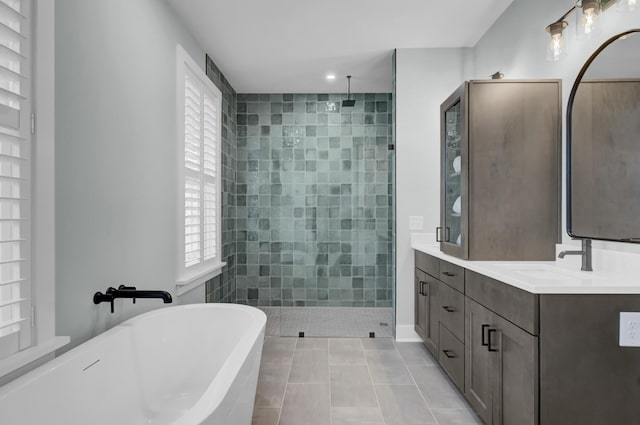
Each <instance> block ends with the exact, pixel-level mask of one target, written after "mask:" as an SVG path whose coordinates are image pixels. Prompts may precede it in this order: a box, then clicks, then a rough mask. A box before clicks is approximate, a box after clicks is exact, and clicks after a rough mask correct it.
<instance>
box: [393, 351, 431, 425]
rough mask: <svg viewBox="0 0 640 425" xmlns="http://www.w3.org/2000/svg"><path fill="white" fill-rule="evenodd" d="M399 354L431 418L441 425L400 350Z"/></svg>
mask: <svg viewBox="0 0 640 425" xmlns="http://www.w3.org/2000/svg"><path fill="white" fill-rule="evenodd" d="M394 345H395V341H394ZM397 349H398V347H397V346H396V350H397ZM398 354H400V359H401V360H402V364H403V365H404V367H406V368H407V372H409V376H410V377H411V380H412V381H413V385H414V386H415V387H416V390H418V394H420V398H422V401H424V404H425V406H427V410H429V413H431V416H432V417H433V420H434V421H436V423H435V425H440V422H438V418H436V415H434V414H433V410H432V409H431V406H430V405H429V403H428V402H427V399H426V397H425V396H424V394H422V391H420V387H419V386H418V382H417V381H416V378H414V376H413V373H411V369H409V365H408V364H407V362H406V361H405V360H404V357H403V356H402V354H401V353H400V350H398ZM416 366H421V365H416Z"/></svg>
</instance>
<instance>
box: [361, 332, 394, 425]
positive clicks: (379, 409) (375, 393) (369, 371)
mask: <svg viewBox="0 0 640 425" xmlns="http://www.w3.org/2000/svg"><path fill="white" fill-rule="evenodd" d="M360 346H361V347H362V355H363V356H364V362H365V363H366V365H367V373H368V374H369V379H370V380H371V386H372V387H373V394H374V395H375V396H376V403H377V404H378V411H379V412H380V417H381V418H382V425H386V424H387V421H386V420H385V419H384V414H383V413H382V405H381V404H380V397H378V391H376V384H375V383H374V382H373V375H371V369H369V359H368V358H367V354H366V353H365V351H366V350H365V349H364V344H363V343H362V338H361V339H360ZM393 349H394V350H396V347H395V345H394V346H393ZM398 354H400V353H398Z"/></svg>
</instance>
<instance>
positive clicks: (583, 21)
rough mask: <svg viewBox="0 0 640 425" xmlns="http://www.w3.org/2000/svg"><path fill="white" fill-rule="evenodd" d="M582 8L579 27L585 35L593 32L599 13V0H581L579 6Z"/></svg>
mask: <svg viewBox="0 0 640 425" xmlns="http://www.w3.org/2000/svg"><path fill="white" fill-rule="evenodd" d="M578 7H580V8H581V9H582V13H581V18H580V27H581V28H582V33H583V34H584V35H586V36H587V37H590V36H591V34H593V31H594V29H595V26H596V21H597V19H598V15H600V7H601V4H600V0H582V1H581V2H580V3H579V6H578Z"/></svg>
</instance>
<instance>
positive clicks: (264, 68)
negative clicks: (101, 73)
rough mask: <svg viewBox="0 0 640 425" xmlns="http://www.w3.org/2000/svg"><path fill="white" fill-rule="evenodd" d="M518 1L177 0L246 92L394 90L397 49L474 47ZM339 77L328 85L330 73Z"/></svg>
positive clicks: (216, 57) (208, 49)
mask: <svg viewBox="0 0 640 425" xmlns="http://www.w3.org/2000/svg"><path fill="white" fill-rule="evenodd" d="M512 1H513V0H439V1H436V0H169V3H170V4H171V5H172V6H173V7H174V9H175V10H176V11H177V12H178V14H179V15H180V16H181V17H182V18H183V20H184V21H185V23H186V24H187V26H188V27H189V28H190V29H191V31H192V33H193V34H194V35H195V37H196V38H197V39H198V41H199V42H200V44H201V45H202V47H203V48H204V49H205V51H206V52H207V53H208V54H209V56H211V58H212V59H213V60H214V61H215V63H216V64H217V65H218V67H220V69H221V70H222V72H223V74H224V75H225V76H226V77H227V79H228V80H229V82H230V83H231V85H232V86H233V87H234V88H235V89H236V91H237V92H238V93H342V92H346V86H347V84H346V78H345V76H346V75H353V79H352V84H351V89H352V91H353V92H357V93H363V92H368V93H372V92H390V91H391V85H392V81H391V55H392V52H393V49H395V48H425V47H431V48H434V47H472V46H474V45H475V44H476V43H477V42H478V40H479V39H480V38H481V37H482V35H483V34H484V33H485V32H486V31H487V29H489V28H490V27H491V25H492V24H493V23H494V22H495V21H496V19H497V18H498V17H499V16H500V15H501V14H502V13H503V12H504V10H505V9H506V8H507V7H508V6H509V5H510V4H511V2H512ZM328 73H335V74H336V75H337V77H338V78H337V79H336V80H335V81H334V82H327V80H326V78H325V76H326V74H328Z"/></svg>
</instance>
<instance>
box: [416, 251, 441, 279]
mask: <svg viewBox="0 0 640 425" xmlns="http://www.w3.org/2000/svg"><path fill="white" fill-rule="evenodd" d="M439 261H440V260H438V259H437V258H436V257H432V256H431V255H428V254H425V253H423V252H420V251H416V260H415V262H416V268H418V269H420V270H422V271H423V272H425V273H428V274H430V275H431V276H433V277H438V276H439V274H440V263H439Z"/></svg>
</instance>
